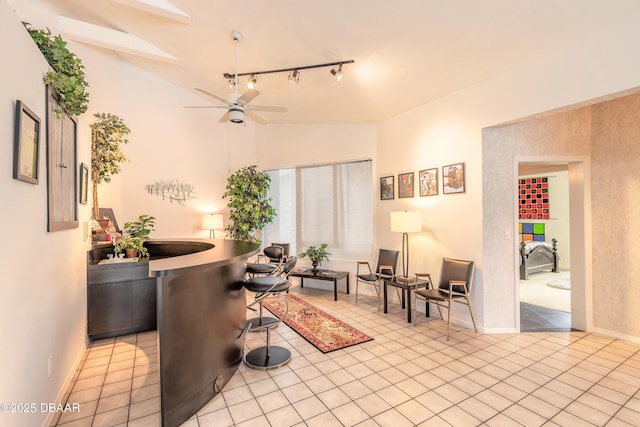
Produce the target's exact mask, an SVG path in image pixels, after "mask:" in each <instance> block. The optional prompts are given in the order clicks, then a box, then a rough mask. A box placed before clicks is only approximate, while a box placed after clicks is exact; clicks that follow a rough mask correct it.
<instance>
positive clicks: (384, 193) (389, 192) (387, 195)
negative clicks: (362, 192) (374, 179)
mask: <svg viewBox="0 0 640 427" xmlns="http://www.w3.org/2000/svg"><path fill="white" fill-rule="evenodd" d="M393 191H394V188H393V175H391V176H383V177H382V178H380V200H392V199H393Z"/></svg>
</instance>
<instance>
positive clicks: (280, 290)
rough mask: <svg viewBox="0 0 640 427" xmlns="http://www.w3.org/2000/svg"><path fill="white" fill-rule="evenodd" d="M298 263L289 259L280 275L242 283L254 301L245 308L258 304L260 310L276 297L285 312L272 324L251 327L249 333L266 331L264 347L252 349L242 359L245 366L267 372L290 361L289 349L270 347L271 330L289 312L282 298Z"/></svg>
mask: <svg viewBox="0 0 640 427" xmlns="http://www.w3.org/2000/svg"><path fill="white" fill-rule="evenodd" d="M297 261H298V258H297V257H291V258H289V259H288V260H287V262H286V263H285V264H284V267H283V270H282V274H281V275H278V276H257V277H252V278H249V279H247V280H245V282H244V287H245V288H246V289H247V290H248V291H251V292H255V294H256V295H255V298H254V301H253V302H252V303H251V304H249V306H248V307H247V308H249V309H253V307H252V306H254V305H256V304H258V305H259V306H260V310H262V302H263V300H264V299H265V298H267V297H269V296H271V295H277V296H278V297H280V298H281V299H282V300H283V303H284V306H285V310H284V314H283V315H282V316H281V317H278V318H277V319H276V321H274V322H268V323H261V324H258V325H253V324H252V325H251V326H250V327H249V332H256V331H262V330H266V331H267V337H266V341H267V342H266V345H264V346H262V347H258V348H254V349H253V350H251V351H250V352H249V353H247V354H246V355H245V357H244V362H245V364H246V365H247V366H248V367H250V368H252V369H258V370H263V371H267V370H270V369H275V368H279V367H281V366H284V365H286V364H287V363H289V361H290V360H291V352H290V351H289V349H287V348H284V347H281V346H274V345H271V329H273V328H275V327H276V326H278V325H279V324H280V322H282V321H283V320H284V319H285V317H287V313H288V312H289V304H288V302H287V298H286V297H285V296H284V293H285V291H287V290H288V289H289V288H290V287H291V282H289V275H290V274H291V273H292V272H293V269H294V268H295V266H296V262H297Z"/></svg>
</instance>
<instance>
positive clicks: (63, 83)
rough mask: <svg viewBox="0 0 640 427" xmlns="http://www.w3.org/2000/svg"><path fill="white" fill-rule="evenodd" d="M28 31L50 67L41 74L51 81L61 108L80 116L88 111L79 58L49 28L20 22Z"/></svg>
mask: <svg viewBox="0 0 640 427" xmlns="http://www.w3.org/2000/svg"><path fill="white" fill-rule="evenodd" d="M23 24H24V26H25V28H26V29H27V31H28V32H29V35H30V36H31V38H32V39H33V41H34V42H35V44H36V45H37V46H38V48H39V49H40V52H41V53H42V55H43V56H44V58H45V59H46V60H47V62H48V63H49V65H50V66H51V68H52V71H49V72H48V73H46V74H45V76H44V82H45V84H47V85H51V87H52V88H53V91H54V92H55V94H56V95H57V98H58V102H60V106H61V107H62V110H63V111H57V113H58V114H60V113H62V112H64V113H65V114H67V115H69V116H79V115H80V114H82V113H84V112H85V111H87V107H88V106H89V93H88V92H87V87H88V86H89V83H87V81H86V79H85V77H84V65H83V64H82V61H81V60H80V58H78V57H77V56H76V55H75V54H74V53H73V52H71V51H70V50H69V49H68V48H67V42H66V41H64V40H63V39H62V37H60V35H57V36H53V35H52V34H51V31H49V29H46V30H40V29H36V28H32V27H31V25H29V24H28V23H26V22H23Z"/></svg>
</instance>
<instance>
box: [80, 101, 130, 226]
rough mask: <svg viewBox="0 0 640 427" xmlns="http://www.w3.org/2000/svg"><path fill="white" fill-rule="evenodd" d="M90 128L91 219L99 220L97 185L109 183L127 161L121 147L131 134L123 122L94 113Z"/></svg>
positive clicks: (113, 117) (126, 142)
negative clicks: (94, 119) (94, 118)
mask: <svg viewBox="0 0 640 427" xmlns="http://www.w3.org/2000/svg"><path fill="white" fill-rule="evenodd" d="M94 116H95V117H96V118H97V120H96V121H95V122H94V123H92V124H90V125H89V127H91V180H92V182H93V218H95V219H100V214H99V210H98V184H101V183H103V182H110V181H111V176H112V175H115V174H117V173H119V172H120V170H121V168H120V164H121V163H123V162H125V161H127V158H126V157H125V155H124V153H123V152H122V145H123V144H128V143H129V140H128V139H127V137H126V136H127V135H128V134H129V133H130V132H131V130H129V128H128V127H127V125H126V124H125V123H124V121H123V120H122V119H121V118H120V117H118V116H115V115H113V114H109V113H107V114H105V113H96V114H94Z"/></svg>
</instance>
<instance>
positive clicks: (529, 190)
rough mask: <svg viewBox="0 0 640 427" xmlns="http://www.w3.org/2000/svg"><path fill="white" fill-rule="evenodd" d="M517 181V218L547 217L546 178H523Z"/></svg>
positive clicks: (547, 194)
mask: <svg viewBox="0 0 640 427" xmlns="http://www.w3.org/2000/svg"><path fill="white" fill-rule="evenodd" d="M518 183H519V188H518V195H519V205H518V218H520V219H549V218H550V217H549V182H548V178H547V177H546V176H545V177H538V178H523V179H520V180H518Z"/></svg>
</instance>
